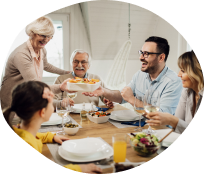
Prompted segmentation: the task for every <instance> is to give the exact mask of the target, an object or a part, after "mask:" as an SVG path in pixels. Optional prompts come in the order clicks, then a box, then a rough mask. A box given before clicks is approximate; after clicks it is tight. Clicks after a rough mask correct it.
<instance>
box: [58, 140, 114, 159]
mask: <svg viewBox="0 0 204 174" xmlns="http://www.w3.org/2000/svg"><path fill="white" fill-rule="evenodd" d="M106 144H107V143H106ZM107 146H108V147H107V149H106V150H104V151H101V152H98V153H95V154H93V155H90V156H83V157H82V156H76V155H72V154H70V153H69V152H64V150H63V148H62V146H60V147H59V149H58V153H59V155H60V156H61V157H62V158H63V159H65V160H67V161H72V162H91V161H98V160H102V159H105V158H109V157H111V156H112V155H113V148H112V147H111V146H110V145H109V144H107Z"/></svg>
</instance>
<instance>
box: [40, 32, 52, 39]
mask: <svg viewBox="0 0 204 174" xmlns="http://www.w3.org/2000/svg"><path fill="white" fill-rule="evenodd" d="M36 34H37V33H36ZM37 35H38V36H40V37H43V38H44V39H46V37H47V38H48V39H52V38H53V36H52V35H51V36H46V35H42V34H37Z"/></svg>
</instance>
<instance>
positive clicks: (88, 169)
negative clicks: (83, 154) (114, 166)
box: [79, 163, 102, 173]
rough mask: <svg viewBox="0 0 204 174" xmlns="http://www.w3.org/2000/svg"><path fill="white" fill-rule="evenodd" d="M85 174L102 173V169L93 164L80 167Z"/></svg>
mask: <svg viewBox="0 0 204 174" xmlns="http://www.w3.org/2000/svg"><path fill="white" fill-rule="evenodd" d="M79 166H80V168H81V171H82V172H83V173H102V169H101V168H99V167H98V166H96V165H95V164H93V163H90V164H81V165H79Z"/></svg>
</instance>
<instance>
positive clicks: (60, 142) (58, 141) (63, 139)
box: [53, 135, 69, 144]
mask: <svg viewBox="0 0 204 174" xmlns="http://www.w3.org/2000/svg"><path fill="white" fill-rule="evenodd" d="M66 140H69V138H67V137H61V136H58V135H55V136H54V137H53V141H54V142H56V143H59V144H62V142H63V141H66Z"/></svg>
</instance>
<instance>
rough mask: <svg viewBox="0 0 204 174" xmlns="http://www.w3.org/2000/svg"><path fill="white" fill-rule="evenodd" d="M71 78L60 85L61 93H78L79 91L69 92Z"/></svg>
mask: <svg viewBox="0 0 204 174" xmlns="http://www.w3.org/2000/svg"><path fill="white" fill-rule="evenodd" d="M69 80H70V78H68V79H66V80H64V81H63V82H62V83H61V84H60V89H61V91H66V92H69V93H74V92H77V91H69V89H68V88H67V82H69Z"/></svg>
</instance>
